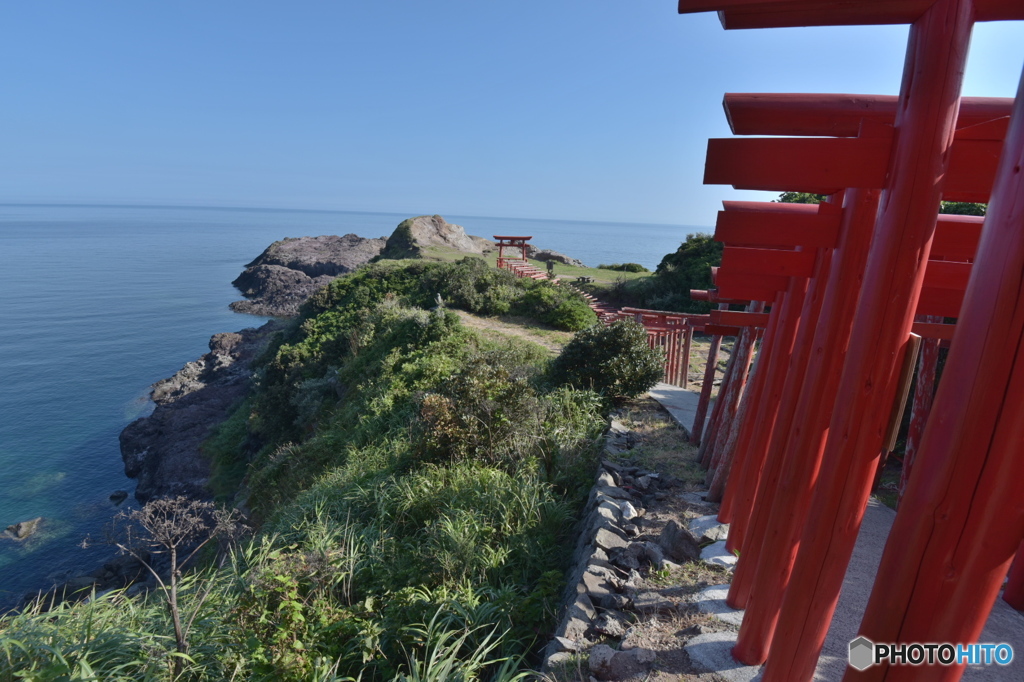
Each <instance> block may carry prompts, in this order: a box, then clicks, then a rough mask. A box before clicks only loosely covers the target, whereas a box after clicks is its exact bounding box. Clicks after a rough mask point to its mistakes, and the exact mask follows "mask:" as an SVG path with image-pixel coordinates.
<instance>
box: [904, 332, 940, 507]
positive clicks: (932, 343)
mask: <svg viewBox="0 0 1024 682" xmlns="http://www.w3.org/2000/svg"><path fill="white" fill-rule="evenodd" d="M915 319H916V320H917V321H918V322H924V323H926V324H927V323H937V322H942V320H943V318H941V317H938V316H936V315H918V316H917V317H916V318H915ZM938 366H939V339H931V338H929V339H924V340H923V341H922V342H921V351H920V356H919V357H918V360H917V383H916V384H915V386H914V401H913V403H912V404H911V408H910V426H909V427H908V428H907V444H906V446H905V449H904V451H903V469H902V470H901V471H900V487H899V498H898V499H899V500H902V499H903V493H904V492H906V490H907V482H908V481H909V480H910V472H911V471H912V470H913V468H914V457H915V456H916V455H917V448H918V445H919V444H920V443H921V436H922V435H924V425H925V423H926V422H927V421H928V415H929V414H931V411H932V400H933V399H934V398H935V372H936V370H937V369H938ZM898 506H899V502H898V501H897V507H898Z"/></svg>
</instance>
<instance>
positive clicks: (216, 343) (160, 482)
mask: <svg viewBox="0 0 1024 682" xmlns="http://www.w3.org/2000/svg"><path fill="white" fill-rule="evenodd" d="M280 327H281V323H279V322H268V323H267V324H265V325H263V326H262V327H260V328H259V329H252V328H250V329H243V330H242V331H240V332H234V333H228V334H217V335H215V336H214V337H213V338H211V339H210V352H209V353H207V354H206V355H203V356H202V357H201V358H199V359H198V360H196V361H194V362H189V363H188V364H186V365H185V366H184V367H183V368H182V369H181V370H180V371H179V372H178V373H177V374H175V375H174V376H173V377H170V378H169V379H164V380H163V381H159V382H157V383H156V384H153V391H152V394H151V396H152V398H153V402H155V403H156V409H155V410H153V413H152V414H151V415H150V416H148V417H143V418H141V419H136V420H135V421H133V422H132V423H131V424H129V425H128V426H127V427H126V428H125V429H124V431H122V432H121V436H120V439H119V440H120V443H121V457H122V459H123V460H124V471H125V474H126V475H127V476H129V477H131V478H137V479H138V481H139V483H138V487H137V488H136V490H135V497H136V498H137V499H138V500H139V501H140V502H145V501H146V500H148V499H151V498H153V497H163V496H173V495H185V496H188V497H192V498H200V499H202V498H205V497H208V496H209V493H208V492H207V490H206V483H207V480H208V479H209V477H210V465H209V462H207V460H206V457H205V456H203V454H202V453H201V452H200V449H199V448H200V446H201V445H202V443H203V441H204V440H205V439H206V438H207V436H209V434H210V430H211V429H212V428H213V427H214V426H216V425H217V424H220V423H221V422H222V421H224V419H226V418H227V416H228V412H229V411H230V409H231V407H232V406H233V405H235V403H237V402H238V401H239V400H241V399H242V398H243V397H244V396H245V395H246V393H247V392H248V390H249V377H250V376H251V374H252V369H251V365H252V361H253V360H254V359H255V358H256V356H257V355H259V353H260V352H261V351H262V350H263V348H264V347H265V346H266V343H267V341H268V340H269V337H270V335H271V334H272V333H273V332H275V331H277V329H279V328H280Z"/></svg>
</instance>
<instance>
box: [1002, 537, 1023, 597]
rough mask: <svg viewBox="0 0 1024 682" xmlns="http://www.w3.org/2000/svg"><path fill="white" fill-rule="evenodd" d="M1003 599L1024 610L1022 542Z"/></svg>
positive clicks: (1011, 568) (1008, 576) (1007, 577)
mask: <svg viewBox="0 0 1024 682" xmlns="http://www.w3.org/2000/svg"><path fill="white" fill-rule="evenodd" d="M1003 601H1005V602H1006V603H1007V604H1009V605H1010V606H1012V607H1013V608H1015V609H1017V610H1018V611H1024V543H1021V546H1020V548H1019V549H1018V550H1017V556H1016V557H1014V559H1013V564H1011V565H1010V572H1009V573H1008V574H1007V576H1006V587H1005V588H1004V589H1003Z"/></svg>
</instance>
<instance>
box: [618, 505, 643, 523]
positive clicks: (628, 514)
mask: <svg viewBox="0 0 1024 682" xmlns="http://www.w3.org/2000/svg"><path fill="white" fill-rule="evenodd" d="M619 513H620V514H622V519H623V520H624V521H632V520H633V519H636V518H639V517H641V516H643V512H642V511H640V510H639V509H637V508H636V507H634V506H633V504H632V503H631V502H628V501H627V502H621V503H620V504H619Z"/></svg>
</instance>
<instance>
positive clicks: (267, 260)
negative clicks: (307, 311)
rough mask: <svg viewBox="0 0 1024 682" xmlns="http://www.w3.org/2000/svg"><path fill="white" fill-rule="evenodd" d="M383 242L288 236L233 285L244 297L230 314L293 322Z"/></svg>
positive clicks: (349, 236)
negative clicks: (305, 304) (326, 287)
mask: <svg viewBox="0 0 1024 682" xmlns="http://www.w3.org/2000/svg"><path fill="white" fill-rule="evenodd" d="M385 244H386V240H385V239H383V238H380V239H366V238H364V237H359V236H356V235H354V234H346V235H345V236H343V237H338V236H334V235H324V236H320V237H289V238H287V239H282V240H281V241H277V242H274V243H273V244H271V245H270V246H268V247H267V249H266V250H265V251H264V252H263V253H261V254H260V255H259V257H258V258H256V259H255V260H254V261H252V262H251V263H249V264H248V265H246V266H245V267H246V269H245V272H243V273H242V274H241V275H239V276H238V277H237V278H236V279H235V281H234V282H232V284H234V285H235V286H236V287H237V288H238V289H239V290H240V291H241V292H242V295H244V296H245V298H246V300H244V301H235V302H234V303H232V304H231V309H232V310H234V311H235V312H239V313H252V314H254V315H270V316H275V317H291V316H294V315H297V314H298V312H299V306H300V305H302V303H303V302H304V301H305V300H306V299H307V298H309V297H310V296H312V295H313V293H314V292H315V291H316V290H317V289H319V288H320V287H322V286H324V285H326V284H328V283H329V282H330V281H331V280H333V279H334V278H335V277H337V276H339V275H343V274H345V273H347V272H352V271H353V270H355V269H356V268H358V267H360V266H361V265H364V264H366V263H368V262H369V261H370V259H372V258H374V257H375V256H377V255H379V254H380V252H381V251H383V250H384V245H385Z"/></svg>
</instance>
